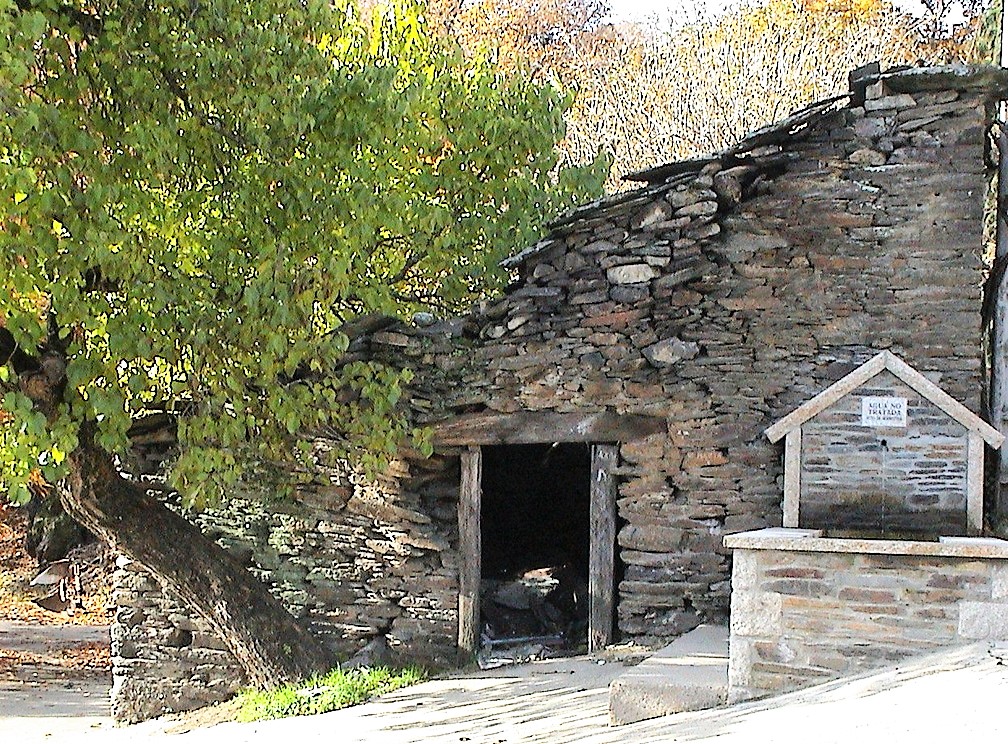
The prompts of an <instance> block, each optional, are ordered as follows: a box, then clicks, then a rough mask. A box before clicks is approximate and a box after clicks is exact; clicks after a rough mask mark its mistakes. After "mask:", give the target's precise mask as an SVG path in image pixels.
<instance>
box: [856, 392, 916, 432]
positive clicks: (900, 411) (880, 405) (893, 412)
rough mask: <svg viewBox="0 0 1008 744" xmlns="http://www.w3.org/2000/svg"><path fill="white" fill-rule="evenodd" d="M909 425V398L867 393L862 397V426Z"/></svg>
mask: <svg viewBox="0 0 1008 744" xmlns="http://www.w3.org/2000/svg"><path fill="white" fill-rule="evenodd" d="M906 425H907V399H906V398H891V397H888V396H881V395H866V396H865V397H864V398H862V399H861V426H900V427H904V428H905V427H906Z"/></svg>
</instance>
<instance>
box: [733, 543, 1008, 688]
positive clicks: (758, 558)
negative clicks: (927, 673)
mask: <svg viewBox="0 0 1008 744" xmlns="http://www.w3.org/2000/svg"><path fill="white" fill-rule="evenodd" d="M817 534H819V533H818V532H817V531H814V530H788V529H767V530H759V531H756V532H748V533H742V534H739V535H732V536H730V537H727V538H725V545H726V546H727V547H729V548H732V549H733V550H734V552H733V570H732V602H731V657H730V663H729V669H728V684H729V701H730V702H739V701H742V700H748V699H751V698H757V697H762V696H765V695H768V694H772V693H778V692H783V691H786V690H792V689H796V688H799V687H804V686H807V685H811V684H815V683H817V682H822V681H825V680H827V679H830V678H834V677H840V676H843V675H847V674H852V673H858V672H861V671H866V670H870V669H873V668H878V667H881V666H886V665H889V664H892V663H893V662H896V661H898V660H900V659H903V658H907V657H910V656H914V655H917V654H922V653H926V652H928V651H931V650H934V649H937V648H940V647H943V646H950V645H955V644H957V643H968V642H971V641H977V640H985V639H988V640H993V639H1001V638H1008V542H1006V541H1003V540H991V539H979V538H953V539H950V540H949V541H948V542H940V543H939V542H916V541H907V542H903V541H896V540H840V539H829V538H822V537H817V536H816V535H817Z"/></svg>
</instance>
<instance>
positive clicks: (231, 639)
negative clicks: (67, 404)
mask: <svg viewBox="0 0 1008 744" xmlns="http://www.w3.org/2000/svg"><path fill="white" fill-rule="evenodd" d="M80 442H81V443H80V446H79V447H78V448H77V450H76V451H75V452H73V453H72V455H70V458H69V461H70V475H69V476H68V477H67V478H66V480H65V481H64V482H63V483H61V484H60V486H59V490H60V500H61V501H62V503H63V508H64V509H66V511H67V512H68V513H69V514H70V515H72V516H73V517H74V519H76V520H77V521H78V522H80V523H81V524H82V525H84V526H85V527H87V528H88V529H89V530H91V532H93V533H94V534H95V535H97V536H98V537H100V538H101V539H103V540H105V541H106V542H108V543H109V544H110V545H112V546H113V547H115V548H116V549H117V550H119V551H121V552H122V553H124V554H126V555H127V556H129V557H130V558H132V559H134V560H136V561H137V562H138V563H140V564H141V565H143V566H145V567H146V568H147V569H149V570H150V571H151V572H152V573H153V574H154V575H155V576H156V577H157V578H158V579H159V580H161V581H162V582H163V583H164V584H166V585H167V586H169V587H170V588H171V589H172V590H174V591H175V592H176V593H177V594H178V595H179V596H180V597H181V598H182V600H183V602H185V604H186V605H187V606H189V607H190V608H192V609H194V610H196V612H198V613H199V615H200V616H201V617H202V618H203V619H204V620H206V621H207V622H208V623H209V624H210V626H211V627H212V628H213V629H214V631H216V633H217V634H218V635H219V636H220V638H221V640H222V641H223V642H224V643H225V644H226V645H227V647H228V650H229V651H231V653H232V654H233V655H234V656H235V658H236V659H237V660H238V662H239V663H240V664H241V665H242V667H244V669H245V672H246V673H247V675H248V678H249V681H250V682H252V683H253V684H256V685H259V686H265V685H275V684H279V683H283V682H290V681H294V680H296V679H303V678H305V677H309V676H311V675H312V674H315V673H318V672H323V671H328V670H329V669H331V668H332V666H333V665H334V659H333V657H332V654H331V653H330V652H329V650H328V649H326V648H325V647H324V646H323V645H322V644H321V642H320V641H319V640H318V639H316V638H315V637H314V636H313V635H312V634H311V633H310V632H309V631H308V630H307V629H306V628H304V627H302V626H301V625H300V624H299V623H298V621H297V620H296V619H295V618H294V617H293V616H292V615H291V614H290V613H289V612H287V610H286V609H285V608H284V606H283V605H282V604H281V603H280V601H279V600H278V599H276V598H275V597H274V596H273V595H272V594H271V593H270V591H269V589H268V588H267V587H266V586H265V585H264V584H263V583H262V582H261V581H259V580H258V579H256V578H255V576H254V575H253V574H251V573H250V572H249V571H248V570H246V569H245V567H244V566H243V565H242V564H241V563H240V562H239V561H238V560H236V559H235V558H234V557H233V556H232V555H230V554H229V553H228V552H226V551H225V550H224V549H223V548H221V547H220V546H219V545H217V543H215V542H214V541H213V540H211V539H210V538H209V537H207V536H206V535H204V534H203V533H202V532H201V531H200V530H199V528H198V527H196V526H195V525H193V524H191V523H190V522H188V521H186V520H185V519H184V518H182V517H181V516H179V515H178V514H175V513H174V512H172V511H171V510H169V509H168V508H166V507H165V506H164V505H163V504H161V503H160V502H158V501H157V500H156V499H154V498H152V497H150V496H149V495H147V493H146V492H145V491H144V490H143V489H142V488H141V487H139V486H137V485H136V484H133V483H131V482H129V481H127V480H126V479H125V478H123V477H122V475H121V474H120V473H119V471H118V469H117V468H116V466H115V464H114V462H113V460H112V458H111V456H110V455H109V454H108V453H107V452H105V451H103V450H102V449H101V448H99V447H98V446H96V445H95V444H94V442H93V436H92V432H91V431H90V427H89V426H88V425H85V427H84V430H83V431H82V432H81V437H80Z"/></svg>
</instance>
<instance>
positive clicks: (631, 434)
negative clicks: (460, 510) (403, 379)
mask: <svg viewBox="0 0 1008 744" xmlns="http://www.w3.org/2000/svg"><path fill="white" fill-rule="evenodd" d="M432 428H433V429H434V443H435V444H436V445H449V446H452V445H453V446H458V445H492V444H539V443H543V442H630V441H634V440H636V439H641V438H642V437H646V436H648V435H650V434H658V433H661V432H664V431H667V429H668V424H667V422H666V420H665V419H664V418H661V417H659V416H645V415H640V414H619V413H613V412H603V413H590V414H582V413H554V412H551V411H518V412H515V413H497V412H481V413H471V414H466V415H463V416H459V417H457V418H453V419H448V420H447V421H443V422H441V423H439V424H434V425H433V427H432Z"/></svg>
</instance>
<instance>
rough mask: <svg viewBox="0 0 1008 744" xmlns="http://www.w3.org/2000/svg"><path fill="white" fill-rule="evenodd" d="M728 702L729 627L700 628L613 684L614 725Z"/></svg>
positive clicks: (611, 721)
mask: <svg viewBox="0 0 1008 744" xmlns="http://www.w3.org/2000/svg"><path fill="white" fill-rule="evenodd" d="M727 699H728V628H727V627H725V626H723V625H701V626H700V627H698V628H696V629H694V630H691V631H690V632H689V633H687V634H685V635H683V636H680V637H679V638H677V639H676V640H675V641H674V642H673V643H671V644H669V645H668V646H666V647H665V648H663V649H662V650H661V651H658V652H657V653H656V654H654V655H653V656H650V657H648V658H647V659H645V660H644V661H642V662H641V663H640V664H638V665H637V666H635V667H633V668H632V669H628V670H627V671H626V672H624V673H623V674H621V675H620V676H619V677H617V678H616V679H614V680H613V681H612V683H611V684H610V685H609V721H610V723H612V724H614V725H619V724H624V723H634V722H636V721H643V720H646V719H648V718H658V717H660V716H664V715H668V714H669V713H682V712H684V711H689V710H704V709H706V708H715V707H717V706H719V705H724V704H725V702H726V701H727Z"/></svg>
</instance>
